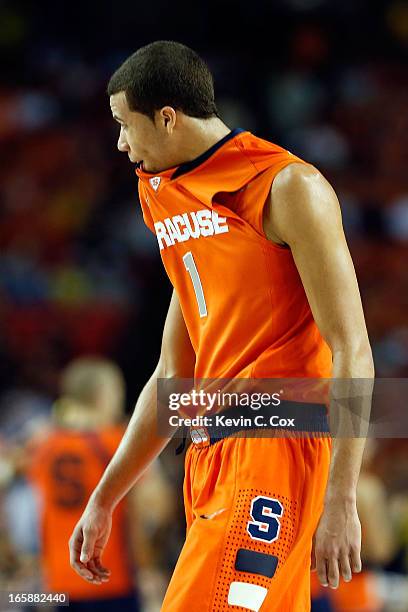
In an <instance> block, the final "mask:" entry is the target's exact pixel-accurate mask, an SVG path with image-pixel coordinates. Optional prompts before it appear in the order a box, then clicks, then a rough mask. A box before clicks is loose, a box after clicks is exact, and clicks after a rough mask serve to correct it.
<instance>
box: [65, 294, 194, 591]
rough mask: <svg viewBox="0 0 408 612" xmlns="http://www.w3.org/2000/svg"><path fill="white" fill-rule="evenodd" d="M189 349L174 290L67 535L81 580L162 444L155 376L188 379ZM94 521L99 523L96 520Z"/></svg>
mask: <svg viewBox="0 0 408 612" xmlns="http://www.w3.org/2000/svg"><path fill="white" fill-rule="evenodd" d="M194 364H195V353H194V350H193V348H192V346H191V342H190V339H189V336H188V332H187V328H186V326H185V323H184V319H183V316H182V312H181V309H180V304H179V301H178V298H177V295H176V293H175V292H173V296H172V299H171V302H170V307H169V311H168V314H167V318H166V322H165V325H164V332H163V340H162V346H161V353H160V358H159V361H158V364H157V367H156V369H155V371H154V372H153V374H152V376H151V378H150V379H149V381H148V382H147V384H146V386H145V387H144V389H143V391H142V392H141V394H140V396H139V399H138V401H137V403H136V407H135V410H134V413H133V415H132V418H131V420H130V422H129V425H128V427H127V429H126V433H125V435H124V437H123V439H122V441H121V443H120V445H119V447H118V449H117V451H116V453H115V455H114V457H113V458H112V460H111V462H110V463H109V465H108V467H107V468H106V471H105V473H104V475H103V477H102V479H101V480H100V482H99V484H98V486H97V487H96V489H95V491H94V492H93V494H92V496H91V498H90V500H89V502H88V505H87V508H86V510H85V512H84V514H83V516H82V517H81V520H80V521H79V523H78V524H77V526H76V528H75V530H74V533H73V535H72V537H71V540H70V551H71V565H72V567H73V568H74V569H75V570H76V571H77V572H78V573H79V574H80V575H81V576H82V577H83V578H85V579H87V580H89V581H91V582H100V581H101V579H103V577H104V573H103V571H102V570H103V568H102V566H101V565H100V557H101V554H102V552H103V549H104V547H105V545H106V541H107V539H108V537H109V533H110V524H111V514H112V512H113V510H114V508H115V506H116V505H117V504H118V502H119V501H120V500H121V499H122V498H123V497H124V496H125V495H126V493H127V492H128V491H129V489H130V488H131V487H132V485H133V484H134V483H135V482H136V481H137V480H138V478H139V477H140V476H141V475H142V473H143V472H144V471H145V469H146V468H147V467H148V465H149V464H150V463H151V462H152V461H153V459H154V458H155V457H157V455H159V453H160V452H161V451H162V450H163V448H164V447H165V446H166V445H167V444H168V442H169V440H170V438H171V434H170V433H169V437H168V438H163V437H160V436H159V435H158V432H157V404H156V396H157V393H156V381H157V378H170V377H184V378H192V377H193V372H194ZM98 521H99V522H98Z"/></svg>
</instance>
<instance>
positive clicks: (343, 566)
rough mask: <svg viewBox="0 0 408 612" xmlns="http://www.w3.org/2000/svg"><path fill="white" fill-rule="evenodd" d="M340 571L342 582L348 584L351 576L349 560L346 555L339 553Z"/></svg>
mask: <svg viewBox="0 0 408 612" xmlns="http://www.w3.org/2000/svg"><path fill="white" fill-rule="evenodd" d="M340 570H341V575H342V576H343V580H344V581H345V582H350V580H351V578H352V575H351V567H350V558H349V556H348V554H347V553H341V555H340Z"/></svg>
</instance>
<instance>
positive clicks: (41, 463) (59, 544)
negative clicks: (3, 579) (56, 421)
mask: <svg viewBox="0 0 408 612" xmlns="http://www.w3.org/2000/svg"><path fill="white" fill-rule="evenodd" d="M123 433H124V430H123V428H121V427H120V428H119V427H110V428H106V429H103V430H101V431H99V432H98V433H95V432H86V433H85V432H75V431H72V430H64V429H58V430H56V431H54V432H52V433H51V434H50V435H49V436H48V437H47V438H46V439H45V440H44V441H42V443H41V444H39V446H38V448H37V449H36V451H35V452H34V455H33V457H32V458H31V462H30V464H31V465H30V472H29V478H30V479H31V481H32V483H33V485H34V487H35V488H36V489H37V491H38V494H39V495H38V498H39V502H40V519H41V523H40V527H41V548H42V566H43V569H44V583H45V587H46V588H47V589H48V590H50V591H53V592H56V593H60V592H65V593H68V594H69V597H70V599H71V600H72V601H74V600H75V601H80V600H87V599H98V598H116V597H124V596H128V595H129V594H131V593H132V592H133V581H132V569H131V566H130V559H129V555H128V554H127V545H126V532H125V516H124V507H123V504H120V505H119V506H118V508H117V509H116V511H115V514H114V517H113V524H112V533H111V536H110V539H109V542H108V544H107V546H106V549H105V552H104V556H103V562H104V563H105V564H106V566H107V567H109V569H111V570H112V575H111V579H110V581H109V582H106V583H103V584H101V585H98V586H95V585H92V584H89V583H88V582H86V581H85V580H83V579H82V578H80V577H79V576H78V575H77V574H76V573H75V572H73V571H72V568H71V567H70V563H69V550H68V541H69V538H70V537H71V534H72V531H73V528H74V527H75V525H76V523H77V521H78V520H79V519H80V517H81V514H82V512H83V510H84V508H85V505H86V503H87V501H88V499H89V496H90V494H91V493H92V491H93V490H94V488H95V486H96V485H97V483H98V482H99V480H100V478H101V476H102V474H103V472H104V469H105V467H106V465H107V464H108V462H109V460H110V458H111V457H112V456H113V454H114V452H115V450H116V448H117V446H118V444H119V442H120V440H121V437H122V435H123Z"/></svg>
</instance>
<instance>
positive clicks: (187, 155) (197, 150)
mask: <svg viewBox="0 0 408 612" xmlns="http://www.w3.org/2000/svg"><path fill="white" fill-rule="evenodd" d="M183 128H184V135H183V146H182V151H181V150H180V154H181V155H182V158H183V162H184V163H185V162H189V161H192V160H193V159H196V158H197V157H199V156H200V155H202V154H203V153H205V152H206V151H208V149H210V148H211V147H212V146H214V145H215V144H216V143H217V142H219V141H220V140H221V139H222V138H224V136H226V135H227V134H229V133H230V132H231V130H230V128H229V127H228V126H226V125H225V123H223V122H222V121H221V119H218V117H212V118H211V119H195V118H194V117H189V118H188V121H186V122H185V125H184V126H183Z"/></svg>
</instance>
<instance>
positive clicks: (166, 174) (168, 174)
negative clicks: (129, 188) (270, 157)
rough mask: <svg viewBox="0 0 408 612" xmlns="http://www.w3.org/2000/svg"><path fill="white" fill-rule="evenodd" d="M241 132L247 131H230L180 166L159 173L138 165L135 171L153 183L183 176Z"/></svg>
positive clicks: (140, 176) (236, 129)
mask: <svg viewBox="0 0 408 612" xmlns="http://www.w3.org/2000/svg"><path fill="white" fill-rule="evenodd" d="M241 132H245V130H243V129H241V128H235V129H234V130H232V131H231V132H229V134H227V135H226V136H224V137H223V138H221V140H219V141H218V142H216V143H215V144H214V145H213V146H212V147H210V148H209V149H207V151H204V153H202V154H201V155H199V156H198V157H196V158H195V159H193V160H191V161H188V162H186V163H184V164H181V165H180V166H175V167H173V168H168V169H167V170H163V171H162V172H158V173H154V172H146V171H145V170H143V169H142V168H139V167H137V168H136V170H135V172H136V174H137V176H138V177H139V178H140V179H144V180H148V181H149V182H150V183H151V184H152V185H154V180H155V179H158V182H159V183H160V181H161V179H168V180H169V179H170V180H173V179H176V178H178V177H179V176H182V175H183V174H186V173H187V172H191V170H194V169H195V168H198V166H201V164H203V163H204V162H205V161H207V159H209V158H210V157H211V156H212V155H214V153H215V152H216V151H218V149H220V148H221V147H222V146H223V145H224V144H225V143H226V142H228V141H229V140H231V139H232V138H235V136H237V134H240V133H241ZM152 181H153V183H152Z"/></svg>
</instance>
